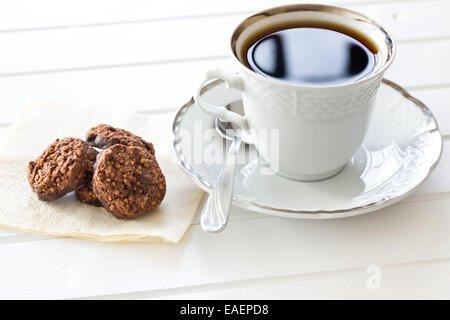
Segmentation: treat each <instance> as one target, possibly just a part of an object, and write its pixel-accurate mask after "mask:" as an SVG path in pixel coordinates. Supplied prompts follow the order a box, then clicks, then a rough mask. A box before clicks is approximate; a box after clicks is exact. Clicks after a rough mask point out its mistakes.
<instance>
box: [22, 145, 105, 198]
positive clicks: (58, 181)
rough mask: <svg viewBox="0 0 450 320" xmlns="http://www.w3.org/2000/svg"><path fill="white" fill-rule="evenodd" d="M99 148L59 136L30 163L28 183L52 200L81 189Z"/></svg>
mask: <svg viewBox="0 0 450 320" xmlns="http://www.w3.org/2000/svg"><path fill="white" fill-rule="evenodd" d="M95 155H96V151H95V150H94V149H93V148H92V147H91V146H89V145H88V144H87V143H86V142H85V141H83V140H80V139H76V138H65V139H62V140H60V139H57V140H56V141H55V142H53V143H52V144H51V145H49V146H48V147H47V149H45V150H44V152H43V153H42V154H41V155H40V156H39V158H37V159H36V160H35V161H30V163H29V164H28V172H27V173H28V182H29V183H30V185H31V188H33V191H34V192H35V193H36V194H37V196H38V198H39V199H40V200H44V201H50V200H55V199H58V198H60V197H62V196H64V195H65V194H66V193H68V192H71V191H74V190H76V189H77V188H79V187H80V186H81V185H82V184H83V183H84V182H85V181H86V179H87V175H88V169H89V165H90V164H91V162H92V161H93V159H95Z"/></svg>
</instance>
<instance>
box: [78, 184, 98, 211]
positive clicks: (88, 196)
mask: <svg viewBox="0 0 450 320" xmlns="http://www.w3.org/2000/svg"><path fill="white" fill-rule="evenodd" d="M75 193H76V195H77V199H78V200H79V201H81V202H83V203H86V204H89V205H91V206H95V207H101V206H102V203H101V202H100V200H98V198H97V196H96V195H95V193H94V190H93V188H92V179H89V181H88V182H86V183H85V184H83V185H82V186H81V187H80V188H78V189H77V191H75Z"/></svg>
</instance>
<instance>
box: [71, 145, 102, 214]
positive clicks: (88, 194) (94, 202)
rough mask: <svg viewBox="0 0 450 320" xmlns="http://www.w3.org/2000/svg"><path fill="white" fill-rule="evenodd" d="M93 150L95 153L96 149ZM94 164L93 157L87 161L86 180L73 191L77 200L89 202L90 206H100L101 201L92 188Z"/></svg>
mask: <svg viewBox="0 0 450 320" xmlns="http://www.w3.org/2000/svg"><path fill="white" fill-rule="evenodd" d="M94 152H95V154H96V155H97V151H95V150H94ZM94 165H95V158H94V159H93V161H90V163H89V167H88V173H87V178H86V182H85V183H84V184H83V185H82V186H81V187H80V188H78V189H77V190H76V191H75V193H76V195H77V199H78V200H79V201H81V202H83V203H86V204H89V205H91V206H95V207H101V206H102V203H101V202H100V201H99V200H98V199H97V196H96V195H95V193H94V190H93V189H92V176H93V175H94Z"/></svg>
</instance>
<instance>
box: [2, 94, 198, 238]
mask: <svg viewBox="0 0 450 320" xmlns="http://www.w3.org/2000/svg"><path fill="white" fill-rule="evenodd" d="M171 121H172V116H168V115H143V114H137V113H131V112H123V111H108V110H104V109H96V108H89V107H85V106H78V105H70V104H62V103H54V102H48V101H32V102H30V103H28V104H27V105H26V106H25V108H24V110H23V111H22V113H21V114H20V116H19V118H18V120H17V122H16V123H15V124H14V125H13V126H12V127H11V128H10V131H9V132H8V135H7V136H6V138H5V141H4V142H3V143H2V145H1V146H0V227H4V228H10V229H15V230H23V231H33V232H38V233H42V234H47V235H57V236H66V237H79V238H86V239H92V240H99V241H136V240H143V241H148V242H172V243H176V242H178V241H179V240H180V239H181V238H182V236H183V234H184V233H185V232H186V230H187V229H188V227H189V226H190V224H191V221H192V218H193V216H194V214H195V212H196V209H197V207H198V205H199V202H200V198H201V196H202V191H201V190H200V189H199V188H198V187H197V186H195V185H194V183H193V182H191V181H190V180H189V178H187V177H186V176H185V175H184V174H183V173H182V172H181V170H180V169H179V168H178V167H177V165H176V164H175V163H174V162H173V161H172V160H171V154H172V153H171ZM99 123H107V124H110V125H112V126H116V127H120V128H123V129H126V130H130V131H132V132H133V133H135V134H137V135H139V136H141V137H143V138H144V139H146V140H148V141H151V142H153V144H154V146H155V150H156V157H157V160H158V162H159V164H160V166H161V169H162V171H163V173H164V175H165V176H166V180H167V192H166V196H165V198H164V201H163V202H162V204H161V206H160V207H159V208H157V209H155V210H152V211H151V212H148V213H145V214H143V215H141V216H139V217H138V218H136V219H133V220H120V219H116V218H115V217H113V216H112V215H111V214H110V213H108V212H107V211H106V210H105V209H103V208H97V207H92V206H89V205H86V204H82V203H80V202H78V201H77V200H76V199H75V196H74V194H70V195H67V196H66V197H64V198H61V199H58V200H56V201H53V202H42V201H39V200H38V199H37V197H36V195H35V194H34V193H33V192H32V190H31V188H30V186H29V184H28V181H27V175H26V169H27V165H28V162H29V161H30V160H32V159H35V158H36V157H37V156H39V155H40V154H41V152H42V151H43V150H44V148H45V147H46V146H47V145H49V144H50V143H52V142H53V141H54V140H55V139H57V138H64V137H78V138H84V135H85V132H86V131H87V130H88V129H89V128H90V127H92V126H95V125H97V124H99Z"/></svg>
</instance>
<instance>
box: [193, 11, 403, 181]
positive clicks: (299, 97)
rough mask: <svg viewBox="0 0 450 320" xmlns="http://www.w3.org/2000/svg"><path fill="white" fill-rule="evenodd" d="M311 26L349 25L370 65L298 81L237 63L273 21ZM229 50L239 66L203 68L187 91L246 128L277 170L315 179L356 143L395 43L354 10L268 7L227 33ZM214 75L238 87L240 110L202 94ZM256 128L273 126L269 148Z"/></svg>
mask: <svg viewBox="0 0 450 320" xmlns="http://www.w3.org/2000/svg"><path fill="white" fill-rule="evenodd" d="M315 24H320V25H321V26H323V25H326V26H329V28H330V29H337V30H351V33H352V34H357V35H358V37H357V38H358V40H360V39H366V43H365V44H368V46H370V45H372V46H373V45H374V46H375V47H376V49H375V51H377V52H376V60H377V63H376V69H375V70H374V71H373V72H372V73H370V74H369V75H368V76H366V77H364V78H362V79H360V80H357V81H354V82H351V83H346V84H340V85H325V86H305V85H297V84H292V83H288V82H283V81H280V80H276V79H271V78H268V77H265V76H262V75H260V74H257V73H256V72H254V71H253V70H251V69H250V68H248V67H247V66H246V65H245V63H243V62H242V61H246V60H245V55H246V51H247V49H248V45H249V44H251V43H252V41H254V37H256V35H261V33H264V32H270V31H271V30H273V28H274V26H277V30H280V26H281V29H282V26H283V25H285V26H286V27H292V26H293V25H295V26H299V27H301V26H310V27H312V26H314V25H315ZM264 30H266V31H264ZM329 50H333V48H332V47H330V48H329ZM231 53H232V54H231V55H232V58H233V60H234V61H235V62H236V65H237V68H238V72H237V73H234V72H231V71H226V70H213V71H208V72H206V74H205V76H204V78H203V80H202V81H201V84H200V85H199V87H198V89H197V91H196V92H195V94H194V99H195V101H196V103H197V104H198V105H199V106H200V107H201V108H202V109H203V110H204V111H205V112H207V113H209V114H211V115H213V116H215V117H217V118H219V119H221V120H223V121H230V122H233V123H235V124H238V125H239V126H241V127H242V128H243V129H244V130H247V132H248V134H250V135H251V136H252V137H253V141H254V143H255V146H256V148H257V150H258V152H259V155H260V156H261V157H262V158H263V159H264V160H265V161H266V162H267V163H268V164H269V165H270V166H271V167H272V169H274V170H275V171H276V172H277V173H278V174H281V175H282V176H285V177H288V178H291V179H295V180H303V181H315V180H321V179H325V178H328V177H331V176H333V175H334V174H336V173H337V172H339V171H340V170H341V169H342V168H343V167H344V166H345V164H346V163H347V162H348V161H349V160H350V159H351V158H352V156H353V154H354V153H355V152H356V150H357V149H358V148H359V146H360V145H361V144H362V142H363V139H364V136H365V134H366V131H367V128H368V125H369V121H370V117H371V114H372V108H373V105H374V101H375V97H376V94H377V90H378V87H379V85H380V82H381V79H382V77H383V74H384V72H385V71H386V69H387V68H388V67H389V66H390V64H391V62H392V60H393V57H394V53H395V45H394V42H393V39H392V37H391V36H390V35H389V33H388V32H387V31H386V30H385V29H384V28H383V27H381V26H380V25H379V24H377V23H376V22H374V21H373V20H371V19H369V18H367V17H365V16H363V15H361V14H359V13H356V12H353V11H350V10H346V9H342V8H337V7H332V6H325V5H311V4H299V5H287V6H282V7H276V8H271V9H267V10H264V11H261V12H259V13H256V14H254V15H252V16H250V17H248V18H247V19H245V20H244V21H243V22H241V23H240V24H239V25H238V27H237V28H236V29H235V30H234V32H233V34H232V37H231ZM215 79H221V80H223V81H224V82H225V83H226V85H227V86H228V88H234V89H237V90H240V91H241V92H242V101H243V107H244V112H245V116H241V115H239V114H237V113H234V112H232V111H229V110H227V109H225V108H224V107H223V106H212V105H209V104H207V103H206V102H204V101H203V100H202V99H201V89H202V87H203V86H204V85H206V84H207V83H208V82H210V81H212V80H215ZM224 102H225V101H224ZM263 130H276V131H277V132H278V138H279V141H278V143H277V150H276V152H274V150H269V149H270V148H269V145H270V144H268V143H267V141H262V138H261V136H260V135H258V134H257V132H262V131H263ZM272 146H273V144H272ZM272 149H273V148H272ZM275 157H276V159H275Z"/></svg>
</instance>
